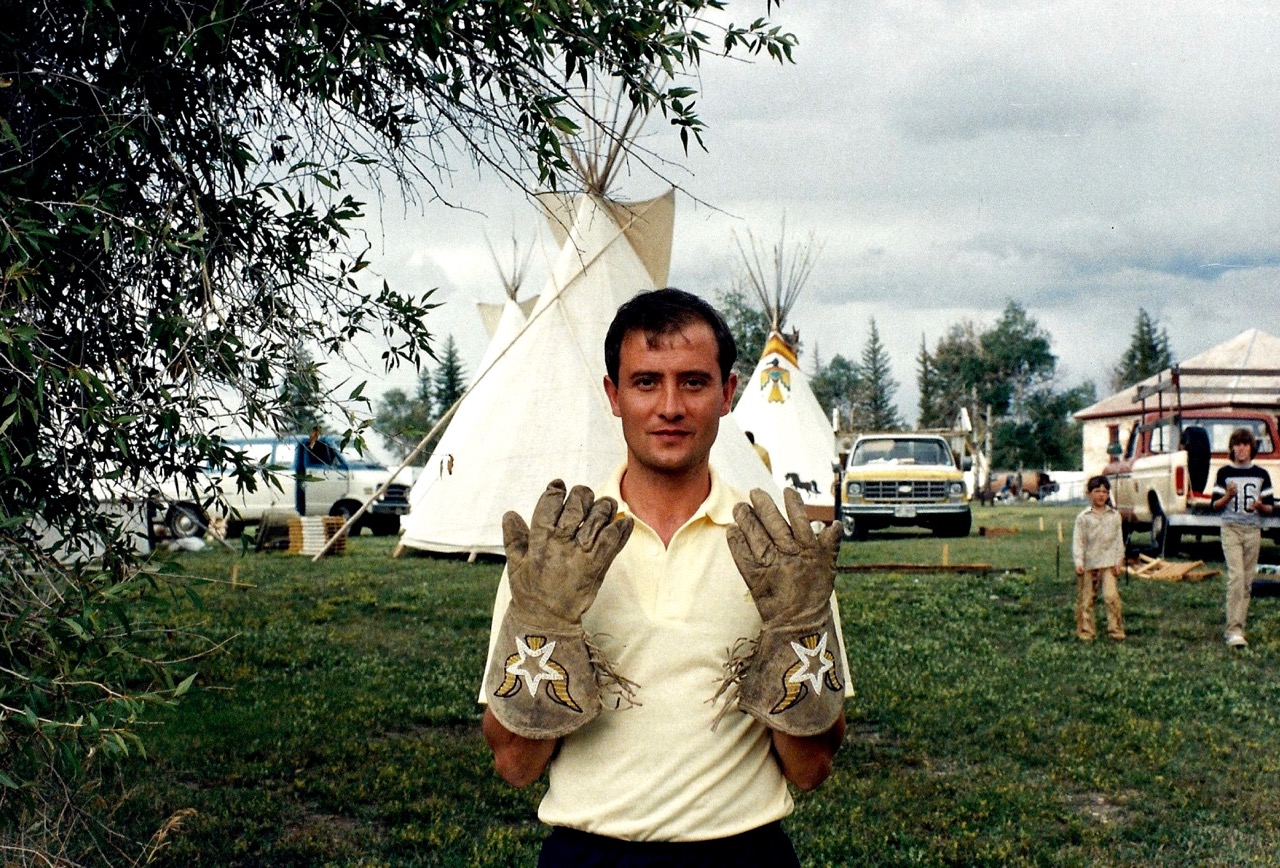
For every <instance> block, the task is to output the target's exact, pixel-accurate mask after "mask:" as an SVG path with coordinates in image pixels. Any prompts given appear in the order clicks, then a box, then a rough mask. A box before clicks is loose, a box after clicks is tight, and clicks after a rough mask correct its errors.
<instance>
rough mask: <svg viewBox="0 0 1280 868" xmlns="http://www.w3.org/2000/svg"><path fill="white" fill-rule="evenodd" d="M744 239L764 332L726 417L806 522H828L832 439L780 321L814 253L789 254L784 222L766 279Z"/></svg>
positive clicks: (810, 248) (804, 249) (805, 249)
mask: <svg viewBox="0 0 1280 868" xmlns="http://www.w3.org/2000/svg"><path fill="white" fill-rule="evenodd" d="M749 240H750V245H749V246H750V251H748V250H747V249H746V248H744V247H743V245H742V244H741V243H740V242H739V244H738V250H739V252H740V253H741V255H742V263H743V266H744V271H745V278H746V279H745V282H746V284H747V285H748V286H750V288H751V290H752V291H753V292H754V294H755V296H756V298H757V299H758V300H759V301H760V303H761V304H762V305H763V307H764V311H765V313H766V314H767V315H768V317H769V326H770V328H769V338H768V340H767V341H766V342H765V346H764V351H763V352H762V353H761V355H760V361H759V363H758V364H757V365H756V368H755V371H754V372H753V373H752V374H751V376H750V377H748V378H747V381H746V383H745V384H744V385H743V387H742V393H741V395H740V396H739V398H738V403H737V404H736V405H735V406H734V408H733V418H734V419H735V420H736V421H737V423H738V425H739V427H741V428H742V430H743V431H748V432H751V435H752V436H753V437H754V438H755V442H756V444H757V445H759V446H762V447H763V448H764V450H765V451H766V453H767V454H768V459H769V464H770V467H771V471H772V475H773V479H774V481H775V482H776V483H777V484H778V486H779V487H781V488H786V487H790V488H794V489H795V490H796V491H798V492H799V493H800V496H801V498H802V499H803V500H804V503H805V506H806V508H807V509H808V511H809V517H810V518H812V519H815V520H818V521H828V522H829V521H833V520H834V519H835V495H834V492H833V490H832V485H833V482H834V480H835V471H834V470H833V466H834V465H835V464H836V463H837V461H838V459H837V456H836V449H835V436H834V434H833V433H832V428H831V422H830V421H829V420H828V419H827V417H826V414H824V413H823V412H822V406H821V405H820V404H819V403H818V399H817V398H815V397H814V394H813V390H812V389H811V388H810V386H809V378H808V376H806V375H805V373H804V371H803V370H801V368H800V364H799V360H798V359H797V356H796V350H795V347H796V345H797V344H798V342H799V341H798V335H797V334H796V333H794V332H793V333H792V334H791V335H787V334H786V333H785V332H784V328H785V327H786V320H787V316H788V315H789V314H790V312H791V308H792V307H793V306H794V304H795V302H796V299H797V298H798V297H799V294H800V291H801V289H802V288H803V287H804V284H805V281H806V280H808V277H809V273H810V272H811V271H812V269H813V262H814V259H815V257H816V250H815V248H814V245H813V240H812V238H810V239H809V242H808V243H807V244H805V245H801V246H799V247H797V248H796V249H794V250H792V251H790V252H788V251H787V249H786V246H785V241H786V227H785V224H784V226H783V233H782V237H781V239H780V240H779V241H778V243H777V245H776V246H775V247H774V248H773V257H772V263H771V265H772V277H770V275H769V274H767V273H766V267H765V263H764V262H763V261H762V257H761V252H760V250H759V249H758V246H757V244H756V242H755V239H754V238H753V237H750V236H749Z"/></svg>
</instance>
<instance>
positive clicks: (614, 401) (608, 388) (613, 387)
mask: <svg viewBox="0 0 1280 868" xmlns="http://www.w3.org/2000/svg"><path fill="white" fill-rule="evenodd" d="M604 393H605V395H607V396H608V398H609V407H610V408H611V409H612V410H613V415H615V416H618V417H621V416H622V411H621V410H620V409H618V386H617V384H616V383H614V382H613V380H611V379H609V375H608V374H605V375H604Z"/></svg>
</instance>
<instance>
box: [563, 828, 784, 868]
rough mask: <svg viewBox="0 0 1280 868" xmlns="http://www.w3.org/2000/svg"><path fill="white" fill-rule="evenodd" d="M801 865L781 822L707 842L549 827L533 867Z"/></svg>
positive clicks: (773, 867) (776, 867) (768, 867)
mask: <svg viewBox="0 0 1280 868" xmlns="http://www.w3.org/2000/svg"><path fill="white" fill-rule="evenodd" d="M722 865H724V866H733V868H746V866H752V868H757V866H758V868H800V860H799V859H797V858H796V851H795V849H794V848H793V847H792V846H791V839H790V838H788V837H787V833H786V832H784V831H783V830H782V824H781V823H769V824H768V825H766V826H761V827H760V828H758V829H752V830H751V831H749V832H743V833H742V834H740V835H733V836H731V837H728V838H715V839H713V840H710V841H623V840H620V839H618V838H606V837H604V836H602V835H593V834H591V833H590V832H579V831H578V830H577V829H567V828H565V827H563V826H554V827H552V829H551V834H550V835H549V836H548V837H547V839H546V840H545V841H543V842H542V853H541V855H540V856H539V857H538V868H659V866H661V868H719V866H722Z"/></svg>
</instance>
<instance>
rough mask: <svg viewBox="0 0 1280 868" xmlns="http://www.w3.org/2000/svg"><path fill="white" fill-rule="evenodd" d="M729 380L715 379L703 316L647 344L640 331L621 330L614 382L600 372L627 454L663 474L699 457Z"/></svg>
mask: <svg viewBox="0 0 1280 868" xmlns="http://www.w3.org/2000/svg"><path fill="white" fill-rule="evenodd" d="M736 385H737V377H736V376H734V375H732V374H731V375H730V376H729V380H728V382H722V381H721V379H720V364H719V361H718V347H717V346H716V338H715V334H714V333H713V332H712V331H711V327H710V326H709V325H707V324H706V323H703V322H697V323H693V324H690V325H688V326H685V327H684V328H683V329H681V330H680V331H677V332H673V333H671V334H668V335H663V336H662V337H661V338H659V339H658V342H657V344H656V345H655V346H653V347H650V346H649V342H648V339H647V337H646V336H645V334H644V332H641V331H633V332H629V333H628V334H627V335H626V336H625V337H624V338H623V340H622V348H621V353H620V356H619V365H618V382H617V383H616V384H615V383H614V382H613V381H612V380H610V379H609V378H608V377H605V380H604V388H605V392H606V393H607V394H608V396H609V403H610V405H611V406H612V407H613V415H615V416H617V417H618V418H620V419H621V420H622V436H623V438H624V439H625V440H626V441H627V453H628V462H629V463H631V464H639V465H640V466H641V467H644V468H646V469H649V470H652V471H656V472H658V473H668V474H680V473H685V472H688V471H691V470H696V469H697V468H698V467H699V466H704V465H706V463H707V458H708V456H709V455H710V454H711V445H712V444H713V443H715V440H716V433H717V432H718V431H719V430H720V417H721V416H724V415H726V414H727V413H728V412H729V409H730V407H731V405H732V400H733V391H734V387H735V386H736Z"/></svg>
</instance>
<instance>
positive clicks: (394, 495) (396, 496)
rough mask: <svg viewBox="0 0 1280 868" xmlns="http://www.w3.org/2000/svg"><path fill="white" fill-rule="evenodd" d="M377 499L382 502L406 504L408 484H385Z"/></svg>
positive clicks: (407, 502)
mask: <svg viewBox="0 0 1280 868" xmlns="http://www.w3.org/2000/svg"><path fill="white" fill-rule="evenodd" d="M379 499H380V501H381V502H382V503H396V504H404V505H405V506H408V505H409V486H407V485H402V484H400V483H399V482H393V483H391V484H390V485H388V486H387V490H386V491H384V492H383V493H382V497H381V498H379Z"/></svg>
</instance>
